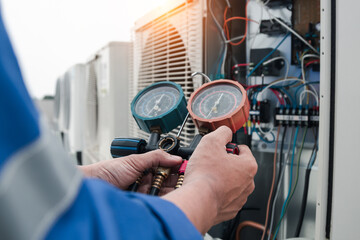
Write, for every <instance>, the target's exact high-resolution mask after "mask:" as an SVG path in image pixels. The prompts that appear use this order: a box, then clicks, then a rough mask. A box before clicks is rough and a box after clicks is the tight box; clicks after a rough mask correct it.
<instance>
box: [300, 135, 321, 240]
mask: <svg viewBox="0 0 360 240" xmlns="http://www.w3.org/2000/svg"><path fill="white" fill-rule="evenodd" d="M317 136H318V131H317V129H316V134H315V138H314V140H315V143H314V147H313V150H312V153H311V157H310V160H309V162H308V165H307V167H306V171H305V183H304V190H303V194H302V196H303V197H302V200H301V207H300V216H299V221H298V223H297V225H296V230H295V237H299V236H300V232H301V227H302V224H303V221H304V216H305V212H306V205H307V197H308V193H309V182H310V174H311V170H312V161H313V159H315V158H316V153H317V144H318V137H317Z"/></svg>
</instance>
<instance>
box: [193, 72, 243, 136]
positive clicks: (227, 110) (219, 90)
mask: <svg viewBox="0 0 360 240" xmlns="http://www.w3.org/2000/svg"><path fill="white" fill-rule="evenodd" d="M187 109H188V111H189V113H190V115H191V117H192V119H193V121H194V123H195V125H196V127H197V128H206V129H209V130H210V131H214V130H215V129H217V128H219V127H220V126H223V125H225V126H228V127H229V128H230V129H231V130H232V131H233V132H234V133H235V132H236V131H237V130H239V129H240V128H241V127H242V126H243V125H244V124H245V122H246V121H247V120H248V117H249V110H250V107H249V102H248V98H247V94H246V91H245V89H244V88H243V87H242V86H241V85H240V84H239V83H238V82H236V81H232V80H226V79H222V80H216V81H212V82H209V83H206V84H204V85H202V86H201V87H200V88H199V89H197V90H196V91H195V92H193V93H192V94H191V96H190V99H189V102H188V105H187Z"/></svg>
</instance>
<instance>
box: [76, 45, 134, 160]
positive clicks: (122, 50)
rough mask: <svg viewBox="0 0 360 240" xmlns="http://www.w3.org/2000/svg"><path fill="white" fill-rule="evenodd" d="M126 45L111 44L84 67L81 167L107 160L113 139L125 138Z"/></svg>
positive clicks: (126, 130) (126, 108)
mask: <svg viewBox="0 0 360 240" xmlns="http://www.w3.org/2000/svg"><path fill="white" fill-rule="evenodd" d="M130 50H131V44H130V43H128V42H111V43H109V44H108V45H106V46H105V47H103V48H102V49H101V50H99V51H98V52H97V53H96V54H94V55H93V56H92V57H91V58H90V59H89V60H88V62H87V63H86V84H85V85H86V87H85V108H86V109H85V121H84V126H85V130H84V152H83V163H84V164H90V163H94V162H97V161H100V160H105V159H110V158H111V155H110V145H111V141H112V140H113V138H115V137H121V136H123V137H126V136H128V135H129V134H128V114H129V113H128V110H129V97H128V89H129V87H128V86H129V71H128V70H129V54H130Z"/></svg>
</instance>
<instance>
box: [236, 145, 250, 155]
mask: <svg viewBox="0 0 360 240" xmlns="http://www.w3.org/2000/svg"><path fill="white" fill-rule="evenodd" d="M238 147H239V155H241V154H252V152H251V150H250V148H249V147H248V146H246V145H238Z"/></svg>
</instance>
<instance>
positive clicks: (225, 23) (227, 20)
mask: <svg viewBox="0 0 360 240" xmlns="http://www.w3.org/2000/svg"><path fill="white" fill-rule="evenodd" d="M248 4H249V1H247V2H246V5H245V17H239V16H237V17H231V18H226V14H227V10H228V7H226V8H225V11H224V26H223V30H224V33H225V36H226V40H230V33H229V28H228V26H227V23H228V22H229V21H233V20H244V21H245V33H244V38H242V39H241V40H240V41H239V42H236V43H233V42H231V41H230V42H229V43H230V45H232V46H238V45H240V44H241V43H243V42H244V41H245V39H246V35H247V30H248V21H251V22H255V23H258V22H256V21H255V20H253V19H249V18H248V17H247V6H248ZM258 24H259V23H258Z"/></svg>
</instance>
